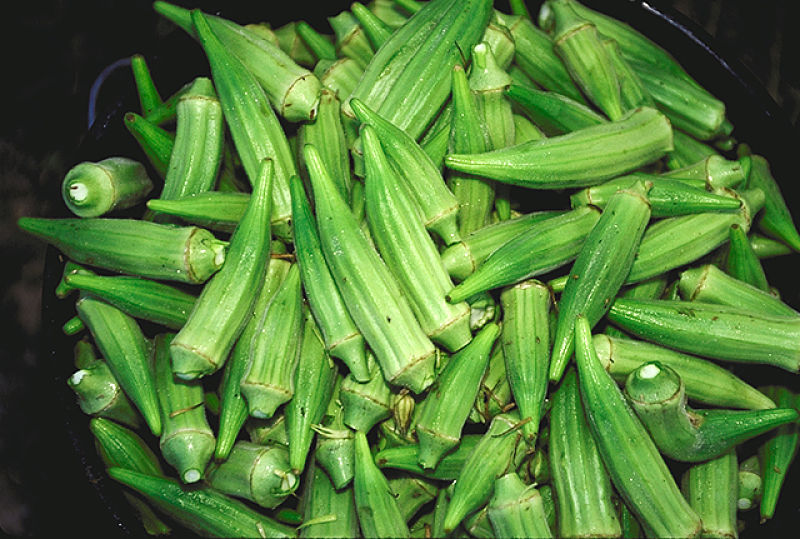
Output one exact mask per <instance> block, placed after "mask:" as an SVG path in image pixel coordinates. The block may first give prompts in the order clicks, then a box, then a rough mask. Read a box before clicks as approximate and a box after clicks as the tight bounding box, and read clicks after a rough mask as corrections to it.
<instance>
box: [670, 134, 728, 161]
mask: <svg viewBox="0 0 800 539" xmlns="http://www.w3.org/2000/svg"><path fill="white" fill-rule="evenodd" d="M672 142H673V145H674V146H675V148H674V149H673V150H672V151H671V152H667V168H668V169H669V170H677V169H680V168H684V167H688V166H689V165H691V164H692V163H697V162H698V161H702V160H703V159H705V158H706V157H710V156H712V155H719V154H718V153H717V151H716V150H715V149H714V148H712V147H711V146H708V145H707V144H704V143H702V142H700V141H699V140H696V139H694V138H692V137H691V135H687V134H686V133H684V132H683V131H681V130H680V129H673V130H672Z"/></svg>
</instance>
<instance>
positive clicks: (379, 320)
mask: <svg viewBox="0 0 800 539" xmlns="http://www.w3.org/2000/svg"><path fill="white" fill-rule="evenodd" d="M307 148H309V147H308V146H307ZM311 148H313V147H311ZM313 153H314V152H313V151H312V152H308V151H307V152H306V162H308V163H309V175H310V177H311V183H312V185H313V189H314V199H315V203H316V211H317V224H318V227H319V235H320V243H321V244H322V251H323V253H324V255H325V260H326V261H327V262H328V266H329V267H330V269H331V274H332V275H333V278H334V280H335V281H336V285H337V287H338V288H339V292H341V294H342V299H343V300H344V303H345V305H346V306H347V310H348V311H349V313H350V315H351V316H352V317H353V321H354V322H355V323H356V326H357V327H358V329H359V330H360V331H361V334H362V335H363V336H364V339H365V340H366V342H367V344H368V345H369V346H370V348H372V350H373V352H374V353H375V357H376V359H377V360H378V364H380V366H381V371H382V372H383V375H384V378H386V381H387V382H389V383H390V384H395V385H402V386H405V387H408V388H409V389H411V390H412V391H414V392H415V393H419V392H421V391H423V390H424V389H425V388H427V387H428V386H429V385H430V384H431V383H432V382H433V361H434V351H435V350H434V348H435V347H434V345H433V343H431V341H430V340H429V339H428V337H427V336H426V335H425V333H424V332H423V330H422V329H421V328H420V326H419V322H417V320H416V318H415V317H414V313H413V312H412V310H411V307H410V306H409V305H408V302H407V301H406V300H405V298H404V297H403V294H402V292H401V291H400V287H399V285H398V284H397V282H396V281H395V279H394V277H393V276H392V274H391V273H390V272H389V269H388V268H387V267H386V264H385V263H384V262H383V261H382V260H381V259H380V256H379V255H378V253H377V252H376V251H375V249H374V248H373V247H372V245H370V243H369V241H368V240H367V238H366V237H365V236H364V234H363V232H362V231H361V228H360V226H359V224H358V222H357V221H356V219H355V217H354V216H353V214H352V213H351V211H350V208H349V206H348V204H347V202H345V200H344V199H342V197H341V196H340V195H339V193H338V191H337V190H336V187H335V185H334V184H333V182H332V181H331V179H330V176H329V175H328V173H327V171H326V170H325V167H324V165H322V163H321V162H319V160H314V159H313V157H312V158H311V159H309V156H310V155H312V154H313Z"/></svg>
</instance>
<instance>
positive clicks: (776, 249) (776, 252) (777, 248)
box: [748, 232, 792, 260]
mask: <svg viewBox="0 0 800 539" xmlns="http://www.w3.org/2000/svg"><path fill="white" fill-rule="evenodd" d="M748 239H749V240H750V246H751V247H752V248H753V252H755V254H756V256H757V257H758V258H759V259H760V260H763V259H765V258H773V257H776V256H783V255H788V254H789V253H791V252H792V249H791V248H790V247H788V246H787V245H786V244H784V243H781V242H779V241H777V240H774V239H772V238H768V237H766V236H762V235H761V234H757V233H755V232H754V233H751V234H748Z"/></svg>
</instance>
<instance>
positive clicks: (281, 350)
mask: <svg viewBox="0 0 800 539" xmlns="http://www.w3.org/2000/svg"><path fill="white" fill-rule="evenodd" d="M302 328H303V293H302V288H301V286H300V269H299V268H298V267H297V264H293V265H292V267H291V268H289V271H288V273H287V274H286V278H285V279H284V280H283V282H282V283H281V284H280V287H279V288H278V289H277V290H276V291H275V295H274V296H273V298H272V300H271V301H270V303H269V306H268V307H267V310H266V311H265V312H264V313H263V315H262V317H261V320H260V321H259V325H258V328H257V329H256V331H255V334H254V335H253V339H252V340H251V342H250V359H249V361H248V364H247V368H246V369H245V371H244V374H243V376H242V379H241V392H242V395H243V396H244V398H245V400H246V401H247V407H248V409H249V410H250V415H251V416H253V417H256V418H259V419H268V418H270V417H272V415H273V414H274V413H275V410H277V409H278V407H279V406H280V405H281V404H283V403H285V402H287V401H289V399H291V398H292V395H294V389H295V384H294V376H293V375H294V372H295V370H296V368H297V362H298V360H299V351H300V341H301V338H302Z"/></svg>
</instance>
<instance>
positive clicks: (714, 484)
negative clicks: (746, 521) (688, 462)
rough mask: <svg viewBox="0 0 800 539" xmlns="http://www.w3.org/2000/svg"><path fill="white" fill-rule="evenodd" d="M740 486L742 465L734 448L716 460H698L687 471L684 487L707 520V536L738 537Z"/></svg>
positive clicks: (702, 517) (704, 528)
mask: <svg viewBox="0 0 800 539" xmlns="http://www.w3.org/2000/svg"><path fill="white" fill-rule="evenodd" d="M738 489H739V466H738V464H737V462H736V452H735V451H734V450H733V449H731V450H729V451H727V452H726V453H724V454H722V455H721V456H719V457H717V458H715V459H711V460H709V461H707V462H700V463H697V464H695V465H694V466H692V467H691V468H689V469H688V470H687V471H686V472H685V473H684V474H683V478H682V481H681V490H682V491H683V494H684V496H686V500H687V501H688V502H689V505H691V506H692V509H694V510H695V511H697V514H698V515H699V516H700V518H701V519H702V521H703V536H704V537H720V538H726V537H727V538H731V537H737V536H738V531H737V527H736V500H737V498H738Z"/></svg>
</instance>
